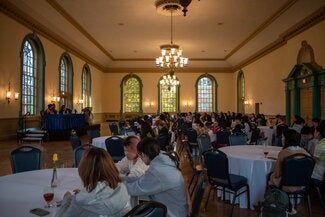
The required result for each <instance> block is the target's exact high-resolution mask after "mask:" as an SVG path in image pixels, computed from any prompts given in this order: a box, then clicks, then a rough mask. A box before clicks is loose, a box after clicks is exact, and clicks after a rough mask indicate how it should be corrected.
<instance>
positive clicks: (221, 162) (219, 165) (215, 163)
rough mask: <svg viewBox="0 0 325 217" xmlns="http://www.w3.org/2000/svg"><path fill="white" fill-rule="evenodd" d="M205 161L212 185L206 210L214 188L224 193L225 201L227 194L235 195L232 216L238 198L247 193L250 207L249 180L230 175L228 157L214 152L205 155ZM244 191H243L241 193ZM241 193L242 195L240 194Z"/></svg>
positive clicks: (220, 152)
mask: <svg viewBox="0 0 325 217" xmlns="http://www.w3.org/2000/svg"><path fill="white" fill-rule="evenodd" d="M203 157H204V160H205V166H206V168H207V176H208V180H209V184H210V190H209V193H208V197H207V200H206V202H205V209H206V207H207V205H208V201H209V197H210V193H211V190H212V188H214V189H215V190H216V191H217V190H220V188H222V189H221V190H222V191H223V199H224V198H225V192H227V193H231V194H233V198H232V209H231V214H230V216H232V215H233V211H234V206H235V200H236V198H237V197H238V196H240V195H242V194H243V193H246V195H247V207H248V208H249V207H250V195H249V194H250V192H249V185H248V183H247V178H246V177H243V176H239V175H235V174H230V173H229V165H228V157H227V155H226V154H225V153H223V152H222V151H220V150H218V149H217V150H216V151H214V152H212V151H208V152H205V153H204V154H203ZM241 189H243V190H242V191H240V190H241ZM239 192H240V193H239Z"/></svg>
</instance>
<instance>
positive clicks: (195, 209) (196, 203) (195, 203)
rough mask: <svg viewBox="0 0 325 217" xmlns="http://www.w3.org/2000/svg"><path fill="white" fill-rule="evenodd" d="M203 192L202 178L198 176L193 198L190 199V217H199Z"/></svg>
mask: <svg viewBox="0 0 325 217" xmlns="http://www.w3.org/2000/svg"><path fill="white" fill-rule="evenodd" d="M204 190H205V183H204V176H203V175H200V176H199V178H198V182H197V184H196V186H195V190H194V194H193V197H192V198H191V199H192V207H191V212H190V217H198V216H199V213H200V207H201V202H202V199H203V195H204Z"/></svg>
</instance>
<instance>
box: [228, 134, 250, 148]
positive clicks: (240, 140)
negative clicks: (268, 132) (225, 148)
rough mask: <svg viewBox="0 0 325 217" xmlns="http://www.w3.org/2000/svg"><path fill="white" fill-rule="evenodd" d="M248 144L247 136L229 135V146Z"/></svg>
mask: <svg viewBox="0 0 325 217" xmlns="http://www.w3.org/2000/svg"><path fill="white" fill-rule="evenodd" d="M246 144H247V136H246V135H244V134H231V135H229V145H230V146H234V145H246Z"/></svg>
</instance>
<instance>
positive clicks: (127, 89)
mask: <svg viewBox="0 0 325 217" xmlns="http://www.w3.org/2000/svg"><path fill="white" fill-rule="evenodd" d="M121 90H122V92H121V94H122V97H121V100H122V103H121V105H123V107H122V109H121V110H122V111H123V112H139V113H142V106H141V105H142V103H141V101H142V100H141V96H142V83H141V80H140V78H139V77H138V76H136V75H134V74H129V75H127V76H125V77H124V78H123V80H122V83H121Z"/></svg>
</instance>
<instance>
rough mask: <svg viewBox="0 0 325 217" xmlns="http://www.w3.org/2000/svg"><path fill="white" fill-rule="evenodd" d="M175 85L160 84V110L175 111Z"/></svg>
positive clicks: (176, 102)
mask: <svg viewBox="0 0 325 217" xmlns="http://www.w3.org/2000/svg"><path fill="white" fill-rule="evenodd" d="M177 91H178V90H177V86H176V85H173V86H168V85H162V84H160V110H161V112H177V104H178V99H177Z"/></svg>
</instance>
